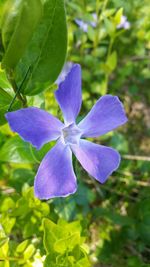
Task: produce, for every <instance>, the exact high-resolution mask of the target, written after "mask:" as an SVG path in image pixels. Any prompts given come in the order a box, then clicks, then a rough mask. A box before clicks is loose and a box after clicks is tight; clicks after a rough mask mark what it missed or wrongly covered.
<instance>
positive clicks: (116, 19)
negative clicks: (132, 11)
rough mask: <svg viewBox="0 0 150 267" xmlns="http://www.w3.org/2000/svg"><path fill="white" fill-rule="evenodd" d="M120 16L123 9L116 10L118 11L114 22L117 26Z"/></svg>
mask: <svg viewBox="0 0 150 267" xmlns="http://www.w3.org/2000/svg"><path fill="white" fill-rule="evenodd" d="M122 14H123V8H122V7H121V8H119V9H118V11H117V12H116V14H115V16H114V21H115V23H116V24H117V25H118V24H119V23H120V22H121V17H122Z"/></svg>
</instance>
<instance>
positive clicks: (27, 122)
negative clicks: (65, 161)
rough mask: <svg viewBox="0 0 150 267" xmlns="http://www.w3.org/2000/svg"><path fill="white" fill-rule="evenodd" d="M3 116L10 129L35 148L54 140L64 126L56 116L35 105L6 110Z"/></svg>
mask: <svg viewBox="0 0 150 267" xmlns="http://www.w3.org/2000/svg"><path fill="white" fill-rule="evenodd" d="M5 117H6V119H7V121H8V123H9V125H10V127H11V129H12V131H14V132H17V133H18V134H19V135H20V136H21V137H22V138H23V139H24V140H25V141H28V142H30V143H31V144H32V145H33V146H35V147H36V148H37V149H40V148H41V147H42V146H43V145H44V144H46V143H47V142H49V141H51V140H56V139H57V138H58V137H59V136H60V133H61V128H62V127H64V125H63V123H62V122H60V121H59V120H58V119H57V118H55V117H54V116H52V115H51V114H49V113H48V112H46V111H44V110H42V109H39V108H35V107H29V108H23V109H20V110H17V111H13V112H8V113H7V114H6V115H5Z"/></svg>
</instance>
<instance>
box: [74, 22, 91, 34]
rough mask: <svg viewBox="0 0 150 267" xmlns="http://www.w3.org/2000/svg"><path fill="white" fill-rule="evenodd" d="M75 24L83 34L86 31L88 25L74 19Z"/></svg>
mask: <svg viewBox="0 0 150 267" xmlns="http://www.w3.org/2000/svg"><path fill="white" fill-rule="evenodd" d="M75 22H76V24H77V25H78V26H79V27H80V29H81V30H83V31H84V32H87V31H88V23H86V22H84V21H83V20H81V19H75Z"/></svg>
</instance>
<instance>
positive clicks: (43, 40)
mask: <svg viewBox="0 0 150 267" xmlns="http://www.w3.org/2000/svg"><path fill="white" fill-rule="evenodd" d="M43 12H44V14H43V17H42V20H41V23H40V25H39V26H38V28H37V30H36V31H35V34H34V36H33V38H32V40H31V42H30V44H29V47H28V49H27V51H26V53H25V56H24V57H22V59H21V61H20V63H19V65H18V66H17V68H16V79H17V81H18V84H20V83H21V81H22V80H23V78H24V77H25V74H26V73H27V71H28V70H29V75H28V79H27V81H26V84H25V86H24V88H23V89H22V93H23V94H25V95H35V94H38V93H40V92H42V91H43V90H44V89H46V88H47V87H48V86H50V85H51V84H52V83H53V82H54V81H55V80H56V79H57V77H58V75H59V73H60V71H61V68H62V66H63V64H64V61H65V57H66V50H67V26H66V14H65V8H64V0H46V1H45V2H44V11H43ZM29 68H30V69H29Z"/></svg>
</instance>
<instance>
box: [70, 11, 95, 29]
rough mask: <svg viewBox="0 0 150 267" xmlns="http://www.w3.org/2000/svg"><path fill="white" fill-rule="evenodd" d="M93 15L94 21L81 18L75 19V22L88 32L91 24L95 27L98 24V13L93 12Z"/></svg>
mask: <svg viewBox="0 0 150 267" xmlns="http://www.w3.org/2000/svg"><path fill="white" fill-rule="evenodd" d="M92 17H93V20H92V21H88V22H85V21H83V20H81V19H75V22H76V24H77V25H78V26H79V27H80V29H81V30H83V31H84V32H87V31H88V26H89V25H90V26H91V27H93V28H95V27H96V25H97V14H96V13H92Z"/></svg>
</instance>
